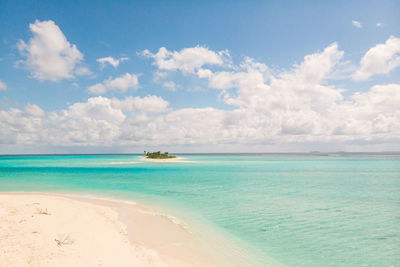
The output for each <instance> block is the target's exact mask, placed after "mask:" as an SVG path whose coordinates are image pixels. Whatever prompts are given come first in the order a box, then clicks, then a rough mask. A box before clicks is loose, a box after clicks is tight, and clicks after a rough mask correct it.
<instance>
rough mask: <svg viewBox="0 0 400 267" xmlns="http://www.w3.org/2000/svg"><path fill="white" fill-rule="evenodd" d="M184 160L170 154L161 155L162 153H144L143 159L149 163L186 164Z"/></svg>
mask: <svg viewBox="0 0 400 267" xmlns="http://www.w3.org/2000/svg"><path fill="white" fill-rule="evenodd" d="M182 159H183V158H181V157H177V156H172V155H169V154H168V152H164V153H161V152H160V151H157V152H146V151H144V156H143V157H142V161H147V162H185V161H183V160H182Z"/></svg>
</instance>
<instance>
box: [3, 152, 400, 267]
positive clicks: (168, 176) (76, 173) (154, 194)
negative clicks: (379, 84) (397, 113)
mask: <svg viewBox="0 0 400 267" xmlns="http://www.w3.org/2000/svg"><path fill="white" fill-rule="evenodd" d="M183 156H184V157H185V158H186V160H187V161H193V163H149V162H141V161H140V160H139V159H140V157H139V156H138V155H79V156H0V191H63V192H70V191H71V192H87V193H93V194H101V195H107V196H113V197H120V198H126V199H132V200H140V201H142V202H145V203H151V204H152V203H154V204H159V205H163V206H166V207H170V208H171V210H174V209H175V210H179V211H180V212H181V214H185V216H187V218H184V219H185V220H186V219H187V220H189V221H190V219H192V220H193V221H197V222H199V221H201V222H203V223H205V224H209V225H211V226H213V227H215V229H219V230H220V231H221V232H224V233H226V234H227V235H229V236H231V237H232V238H234V240H235V241H236V242H239V243H240V244H242V245H243V247H245V248H248V249H250V250H254V251H256V253H258V255H261V257H263V256H265V262H267V259H268V258H272V259H275V260H276V261H278V262H280V263H282V264H283V265H287V266H399V264H400V157H398V156H301V155H183ZM134 162H137V163H136V164H135V163H134ZM261 260H263V259H261Z"/></svg>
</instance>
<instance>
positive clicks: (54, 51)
mask: <svg viewBox="0 0 400 267" xmlns="http://www.w3.org/2000/svg"><path fill="white" fill-rule="evenodd" d="M29 28H30V30H31V32H32V34H33V37H32V38H31V39H30V40H29V42H28V43H25V42H24V41H23V40H20V41H19V42H18V44H17V46H18V49H19V51H20V53H21V54H22V55H23V56H24V57H25V60H24V61H22V63H23V64H24V65H25V66H26V67H27V68H28V69H29V70H30V71H31V74H32V76H33V78H35V79H38V80H50V81H58V80H61V79H71V78H73V77H74V70H75V68H76V66H77V64H79V63H80V62H81V61H82V59H83V55H82V53H81V52H79V50H78V48H77V47H76V45H74V44H70V43H69V42H68V41H67V38H66V37H65V36H64V34H63V32H62V31H61V30H60V28H59V27H58V26H57V25H56V24H55V23H54V22H53V21H51V20H48V21H39V20H36V21H35V23H34V24H30V25H29Z"/></svg>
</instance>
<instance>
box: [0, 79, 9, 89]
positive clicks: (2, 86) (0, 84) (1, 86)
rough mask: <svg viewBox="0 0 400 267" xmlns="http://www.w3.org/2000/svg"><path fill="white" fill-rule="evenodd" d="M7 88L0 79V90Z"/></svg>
mask: <svg viewBox="0 0 400 267" xmlns="http://www.w3.org/2000/svg"><path fill="white" fill-rule="evenodd" d="M7 89H8V87H7V84H6V83H5V82H3V81H2V80H0V91H5V90H7Z"/></svg>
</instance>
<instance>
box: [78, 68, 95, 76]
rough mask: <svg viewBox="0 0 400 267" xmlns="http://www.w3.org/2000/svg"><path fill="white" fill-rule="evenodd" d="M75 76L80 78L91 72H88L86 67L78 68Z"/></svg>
mask: <svg viewBox="0 0 400 267" xmlns="http://www.w3.org/2000/svg"><path fill="white" fill-rule="evenodd" d="M75 74H76V75H78V76H82V75H89V74H92V72H91V71H90V69H89V68H88V67H79V68H76V70H75Z"/></svg>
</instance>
